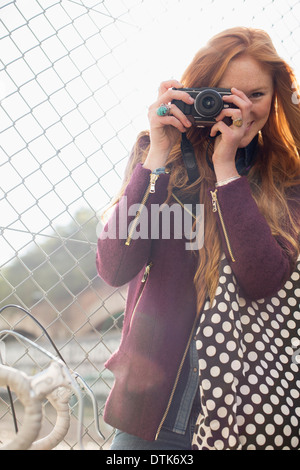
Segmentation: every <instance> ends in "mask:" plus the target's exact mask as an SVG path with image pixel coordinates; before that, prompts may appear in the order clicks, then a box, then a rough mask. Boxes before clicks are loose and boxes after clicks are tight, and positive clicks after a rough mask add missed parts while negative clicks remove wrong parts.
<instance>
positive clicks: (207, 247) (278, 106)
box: [121, 27, 300, 311]
mask: <svg viewBox="0 0 300 470" xmlns="http://www.w3.org/2000/svg"><path fill="white" fill-rule="evenodd" d="M241 55H247V56H249V57H251V58H253V59H255V60H256V61H258V62H259V63H260V64H261V65H262V66H263V67H264V69H265V70H266V71H267V72H269V73H270V74H271V76H272V77H273V83H274V95H273V100H272V106H271V112H270V115H269V118H268V121H267V123H266V124H265V126H264V127H263V129H262V130H261V131H260V133H259V150H258V156H257V158H256V161H255V164H254V165H253V167H252V169H251V170H250V172H249V174H248V175H247V178H248V180H249V182H250V185H251V190H252V194H253V197H254V199H255V200H256V203H257V205H258V208H259V210H260V211H261V213H262V214H263V215H264V216H265V218H266V220H267V222H268V224H269V226H270V228H271V230H272V233H273V235H274V236H282V237H283V238H284V239H286V241H287V244H286V246H287V247H289V248H288V249H289V250H292V251H293V254H295V252H296V253H297V254H299V233H300V221H298V220H295V217H294V216H293V214H292V213H291V211H290V210H289V207H288V197H287V193H288V192H289V191H288V190H289V189H290V188H291V186H293V185H296V184H300V160H299V155H300V105H299V101H300V100H299V99H293V98H295V97H296V96H298V95H297V93H298V92H299V86H298V84H297V81H296V77H295V75H294V72H293V70H292V69H291V67H290V66H289V65H288V64H287V63H286V62H285V61H284V60H283V59H282V58H280V57H279V55H278V53H277V51H276V49H275V47H274V45H273V43H272V41H271V39H270V37H269V35H268V34H267V33H266V32H265V31H262V30H259V29H253V28H246V27H236V28H232V29H228V30H226V31H223V32H221V33H219V34H217V35H216V36H214V37H213V38H212V39H211V40H210V41H209V42H208V43H207V45H206V46H205V47H203V48H202V49H200V50H199V52H198V53H197V54H196V55H195V57H194V59H193V61H192V62H191V64H190V65H189V66H188V68H187V69H186V71H185V72H184V74H183V76H182V78H181V82H182V83H183V85H184V86H185V87H202V86H210V87H217V86H218V84H219V83H220V81H221V78H222V76H223V74H224V72H225V71H226V69H227V67H228V65H229V63H230V61H232V60H234V59H236V58H237V57H238V56H241ZM147 136H148V140H147ZM187 136H188V138H189V140H190V141H191V142H192V144H193V146H194V150H195V155H196V159H197V163H198V167H199V174H200V176H199V178H198V180H197V181H196V182H195V183H193V184H192V185H190V184H188V178H187V174H186V171H185V168H184V166H183V161H182V158H181V150H180V139H179V141H178V143H177V144H176V145H175V146H174V148H173V149H172V151H171V153H170V155H169V157H168V161H167V166H168V167H169V169H170V182H169V187H168V194H169V196H168V200H170V199H171V194H172V191H173V189H174V188H175V187H176V188H177V190H178V191H179V193H180V194H182V197H183V198H184V195H185V194H186V193H187V192H188V193H190V194H191V193H192V194H194V195H195V194H196V195H197V197H198V196H199V199H198V201H199V202H200V203H202V204H204V211H205V213H204V215H205V238H204V247H203V248H202V249H200V250H199V252H198V253H197V254H198V267H197V270H196V273H195V277H194V283H195V288H196V292H197V305H198V310H199V311H200V310H201V308H202V306H203V303H204V301H205V299H207V298H209V299H210V300H211V301H212V300H213V299H214V296H215V291H216V288H217V284H218V279H219V263H220V257H221V239H220V236H219V232H218V228H217V224H216V217H215V214H213V213H212V205H211V200H210V198H209V188H212V187H213V186H214V183H215V174H214V172H213V170H212V169H211V166H210V165H209V164H208V162H207V158H206V153H207V148H208V137H209V130H208V129H201V128H200V129H199V128H196V127H192V128H190V129H189V130H188V131H187ZM148 143H149V132H148V131H145V132H142V133H141V134H140V135H139V136H138V139H137V142H136V145H135V147H134V151H133V154H132V158H131V159H130V161H129V164H128V166H127V169H126V174H125V180H124V187H125V186H126V184H127V183H128V179H129V178H130V175H131V173H132V171H133V168H134V167H135V166H136V164H137V163H138V162H140V161H144V160H145V158H146V155H147V152H148V149H149V145H148ZM212 151H213V150H212V149H211V153H212ZM121 192H122V191H121ZM168 200H167V201H166V202H168ZM287 221H289V224H291V227H292V232H291V233H287V232H286V230H285V227H286V223H287Z"/></svg>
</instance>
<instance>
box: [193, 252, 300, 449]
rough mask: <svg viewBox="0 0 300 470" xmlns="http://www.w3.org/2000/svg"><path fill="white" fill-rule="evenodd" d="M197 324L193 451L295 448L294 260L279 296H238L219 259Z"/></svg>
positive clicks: (299, 388) (298, 376)
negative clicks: (211, 294) (211, 295)
mask: <svg viewBox="0 0 300 470" xmlns="http://www.w3.org/2000/svg"><path fill="white" fill-rule="evenodd" d="M220 273H221V274H220V279H219V285H218V288H217V292H216V297H215V300H214V303H213V305H212V307H210V305H209V302H207V303H206V304H205V306H204V309H203V313H202V315H201V318H200V323H199V327H198V330H197V342H196V344H197V350H198V355H199V372H200V382H199V383H200V397H201V404H202V410H201V413H200V414H199V416H198V419H197V422H196V427H195V432H194V436H193V442H192V448H193V449H194V450H285V449H286V450H300V311H299V310H300V305H299V302H300V258H299V259H298V263H297V267H296V269H295V271H294V273H293V274H292V276H291V278H290V280H289V281H288V282H287V283H286V284H285V286H284V288H283V289H281V290H280V291H279V292H278V294H277V295H276V296H274V297H269V298H266V299H262V300H259V301H249V300H246V299H245V298H243V297H241V296H240V293H239V289H238V287H237V283H236V280H235V277H234V275H233V273H232V271H231V268H230V266H229V265H228V264H227V260H226V258H225V257H223V259H222V262H221V271H220Z"/></svg>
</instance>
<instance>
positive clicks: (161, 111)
mask: <svg viewBox="0 0 300 470" xmlns="http://www.w3.org/2000/svg"><path fill="white" fill-rule="evenodd" d="M170 109H171V106H170V105H169V104H161V105H160V107H159V108H157V110H156V114H157V115H158V116H169V114H170Z"/></svg>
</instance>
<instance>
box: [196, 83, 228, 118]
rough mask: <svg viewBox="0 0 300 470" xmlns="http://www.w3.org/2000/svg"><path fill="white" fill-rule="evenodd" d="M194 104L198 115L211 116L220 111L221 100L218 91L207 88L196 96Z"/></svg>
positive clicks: (221, 107) (221, 106)
mask: <svg viewBox="0 0 300 470" xmlns="http://www.w3.org/2000/svg"><path fill="white" fill-rule="evenodd" d="M194 106H195V109H196V111H197V113H198V114H200V116H203V117H205V118H213V117H215V116H217V115H218V114H220V112H221V111H222V109H223V100H222V97H221V95H220V93H218V92H217V91H215V90H212V89H209V88H208V89H207V90H204V91H201V92H200V93H199V94H198V95H197V96H196V99H195V103H194Z"/></svg>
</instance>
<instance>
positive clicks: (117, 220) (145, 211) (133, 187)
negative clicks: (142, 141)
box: [96, 163, 169, 287]
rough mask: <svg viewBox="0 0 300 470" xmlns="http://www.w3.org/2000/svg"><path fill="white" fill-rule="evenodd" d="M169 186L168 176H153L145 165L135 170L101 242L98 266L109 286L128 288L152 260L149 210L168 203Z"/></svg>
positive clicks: (97, 260) (98, 250) (163, 174)
mask: <svg viewBox="0 0 300 470" xmlns="http://www.w3.org/2000/svg"><path fill="white" fill-rule="evenodd" d="M153 175H154V179H153V178H152V176H153ZM168 182H169V175H168V174H165V173H159V174H155V173H151V171H150V170H148V169H146V168H144V167H143V165H142V164H141V163H139V164H138V165H137V166H136V168H135V169H134V171H133V174H132V176H131V179H130V181H129V183H128V185H127V188H126V190H125V193H124V195H123V196H122V198H121V199H120V201H119V202H118V203H117V204H116V206H115V209H114V211H113V213H112V214H111V217H110V218H109V220H108V222H107V223H106V225H105V227H104V228H103V230H102V232H101V234H100V236H99V239H98V247H97V255H96V265H97V270H98V273H99V275H100V277H101V278H102V279H103V280H104V281H105V282H106V283H107V284H109V285H112V286H116V287H118V286H122V285H124V284H126V283H127V282H129V281H130V280H131V279H133V278H134V277H135V276H136V275H137V274H138V273H139V272H140V270H141V269H142V268H143V266H144V265H145V264H146V263H147V261H148V260H149V257H150V253H151V236H150V235H149V234H150V233H151V211H150V210H149V208H150V206H151V205H152V204H159V205H161V204H162V203H163V202H164V201H165V200H166V198H167V187H168Z"/></svg>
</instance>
